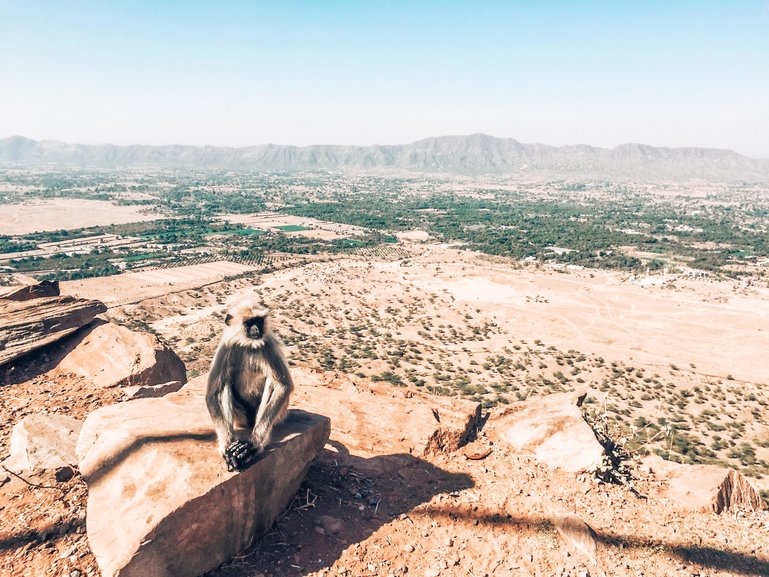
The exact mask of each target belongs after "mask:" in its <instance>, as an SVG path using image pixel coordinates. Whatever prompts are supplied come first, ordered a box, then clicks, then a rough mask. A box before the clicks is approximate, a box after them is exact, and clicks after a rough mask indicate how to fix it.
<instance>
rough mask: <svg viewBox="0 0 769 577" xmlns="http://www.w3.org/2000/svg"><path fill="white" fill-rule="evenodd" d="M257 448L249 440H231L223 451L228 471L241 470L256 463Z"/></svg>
mask: <svg viewBox="0 0 769 577" xmlns="http://www.w3.org/2000/svg"><path fill="white" fill-rule="evenodd" d="M259 453H260V451H259V449H258V448H257V447H254V445H252V444H251V442H250V441H233V442H232V443H231V444H230V446H229V447H227V450H226V451H225V452H224V462H225V463H227V470H228V471H243V470H245V469H248V468H249V467H250V466H251V465H253V464H254V463H256V460H257V457H259Z"/></svg>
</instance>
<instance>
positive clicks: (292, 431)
mask: <svg viewBox="0 0 769 577" xmlns="http://www.w3.org/2000/svg"><path fill="white" fill-rule="evenodd" d="M190 384H191V386H188V387H184V388H183V389H182V390H180V391H179V392H176V393H172V394H170V395H167V396H165V397H162V398H157V399H137V400H135V401H131V402H130V403H120V404H117V405H111V406H108V407H104V408H102V409H99V410H97V411H95V412H94V413H92V414H91V415H89V417H88V419H87V420H86V422H85V424H84V426H83V430H82V432H81V435H80V439H79V440H78V449H77V450H78V455H79V457H80V470H81V473H82V474H83V476H84V478H85V480H86V482H87V484H88V506H87V531H88V540H89V543H90V545H91V550H92V551H93V553H94V556H95V557H96V559H97V561H98V563H99V566H100V568H101V571H102V574H103V575H104V576H105V577H107V576H113V575H118V574H119V575H120V576H121V577H131V576H142V577H146V576H152V577H172V576H173V577H185V576H196V575H200V574H201V573H204V572H206V571H209V570H211V569H213V568H215V567H217V566H218V565H220V564H221V563H223V562H224V561H227V560H228V559H231V558H232V557H234V556H235V555H237V554H238V553H240V552H241V551H242V550H243V549H245V548H246V547H248V546H249V545H250V544H251V543H252V542H253V541H254V540H255V539H258V538H259V537H260V536H261V535H262V534H264V533H265V532H266V531H267V530H269V528H270V527H271V526H272V524H273V522H274V520H275V518H276V517H277V516H278V515H279V514H280V513H281V512H282V511H283V509H285V507H286V506H287V505H288V504H289V503H290V502H291V500H292V499H293V497H294V495H295V494H296V491H297V490H298V488H299V485H300V483H301V482H302V479H303V477H304V475H305V472H306V471H307V468H308V467H309V465H310V462H311V461H312V459H313V457H314V456H315V455H316V453H317V452H318V451H320V449H321V448H322V447H323V445H324V444H325V442H326V440H327V439H328V435H329V431H330V423H329V420H328V418H326V417H322V416H319V415H314V414H311V413H308V412H305V411H301V410H296V409H292V410H290V411H289V414H288V417H287V419H286V421H285V422H284V423H283V424H282V425H280V426H279V427H277V428H276V430H275V434H274V441H273V443H272V444H271V445H270V446H269V447H268V450H267V452H266V453H265V455H264V456H263V458H261V459H260V460H259V461H258V462H257V463H256V464H254V465H253V466H252V467H250V468H249V469H247V470H246V471H243V472H241V473H234V472H232V473H230V472H227V470H226V467H225V465H224V462H223V460H222V458H221V456H220V455H219V454H218V452H217V450H216V441H215V436H214V433H213V429H212V425H211V419H210V417H209V415H208V411H207V409H206V405H205V398H204V395H203V392H202V391H203V390H204V389H205V376H203V377H200V378H198V379H195V380H193V381H192V382H191V383H190Z"/></svg>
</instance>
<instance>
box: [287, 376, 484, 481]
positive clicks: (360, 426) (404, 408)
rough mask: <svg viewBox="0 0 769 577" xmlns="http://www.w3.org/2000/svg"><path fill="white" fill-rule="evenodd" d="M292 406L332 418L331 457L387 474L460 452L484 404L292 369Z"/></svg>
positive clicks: (329, 456)
mask: <svg viewBox="0 0 769 577" xmlns="http://www.w3.org/2000/svg"><path fill="white" fill-rule="evenodd" d="M292 375H293V378H294V382H296V383H298V386H297V390H296V392H295V394H294V396H293V400H292V403H293V404H294V405H295V406H300V407H302V408H304V409H307V410H311V411H313V412H316V413H319V414H322V415H327V416H329V417H330V418H331V423H332V431H331V438H330V441H329V447H328V449H329V451H330V453H326V455H325V456H326V457H328V458H331V459H333V460H335V461H336V462H337V464H349V462H350V461H352V462H354V464H355V466H356V468H358V469H359V470H364V471H365V470H368V471H370V472H383V471H386V470H389V469H393V468H398V467H399V466H401V465H404V464H407V463H409V462H410V461H411V458H410V456H415V457H422V456H424V455H427V454H431V453H440V452H449V451H455V450H456V449H458V448H459V447H460V446H461V445H462V444H463V443H464V442H465V441H466V439H467V436H468V435H469V433H470V431H472V429H473V428H474V427H475V426H476V425H477V424H478V420H479V419H480V414H481V406H480V404H479V403H475V402H471V401H467V400H464V399H457V398H447V397H437V396H434V395H424V394H420V393H417V392H413V391H407V390H406V389H402V388H398V387H393V386H391V385H386V384H379V383H377V384H374V383H371V382H370V381H367V380H366V379H357V378H350V377H349V376H347V375H344V374H340V373H334V372H323V371H313V370H311V369H307V368H305V367H294V368H292Z"/></svg>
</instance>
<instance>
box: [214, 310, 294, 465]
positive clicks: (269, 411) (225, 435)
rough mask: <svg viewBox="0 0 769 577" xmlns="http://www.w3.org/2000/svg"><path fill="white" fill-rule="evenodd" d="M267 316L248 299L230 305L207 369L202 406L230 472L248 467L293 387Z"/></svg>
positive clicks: (279, 417)
mask: <svg viewBox="0 0 769 577" xmlns="http://www.w3.org/2000/svg"><path fill="white" fill-rule="evenodd" d="M268 314H269V309H268V308H267V307H266V306H264V305H263V304H262V303H260V302H259V301H257V300H256V299H255V298H253V297H247V298H245V299H243V300H241V301H239V302H237V303H235V304H234V305H233V306H232V307H231V308H230V310H229V311H228V313H227V316H226V318H225V320H224V322H225V324H226V325H227V326H226V327H225V329H224V333H223V334H222V339H221V341H220V342H219V347H218V348H217V349H216V354H215V355H214V360H213V363H212V364H211V370H210V372H209V373H208V390H207V393H206V405H207V406H208V412H209V413H211V419H212V420H213V422H214V428H215V429H216V437H217V440H218V444H219V453H221V455H222V457H223V458H224V461H225V463H227V468H228V469H229V470H230V471H232V470H238V471H239V470H243V469H245V468H247V467H249V466H250V465H252V464H253V463H254V461H255V460H256V458H257V456H258V455H259V454H260V453H261V452H263V451H264V449H265V448H266V447H267V445H268V444H269V442H270V435H271V433H272V429H273V427H274V426H275V425H276V424H278V423H279V422H280V421H281V420H282V419H283V418H284V417H285V415H286V412H287V411H288V401H289V396H290V395H291V391H292V390H293V388H294V383H293V382H292V380H291V374H290V373H289V370H288V365H287V364H286V360H285V359H284V357H283V353H282V352H281V345H280V341H279V340H278V339H277V337H275V336H274V335H273V334H272V331H271V330H270V327H269V325H268V319H267V315H268ZM236 428H237V429H241V430H242V429H243V428H245V429H246V430H247V431H249V432H250V433H249V435H248V437H247V438H246V439H244V438H241V436H240V435H238V434H237V432H236Z"/></svg>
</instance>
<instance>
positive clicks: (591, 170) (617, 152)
mask: <svg viewBox="0 0 769 577" xmlns="http://www.w3.org/2000/svg"><path fill="white" fill-rule="evenodd" d="M0 163H6V164H12V165H26V166H36V165H49V164H56V165H71V166H81V167H110V168H113V167H172V168H180V167H186V168H211V169H236V170H237V169H243V170H245V169H248V170H296V171H309V170H382V169H384V170H399V171H418V172H428V173H452V174H500V175H502V174H504V175H516V176H522V177H547V178H614V179H642V178H643V179H656V180H688V179H706V180H714V181H762V180H767V179H769V160H757V159H752V158H748V157H745V156H742V155H740V154H738V153H736V152H733V151H731V150H718V149H710V148H662V147H653V146H646V145H643V144H624V145H621V146H618V147H616V148H611V149H605V148H597V147H593V146H587V145H571V146H562V147H555V146H546V145H544V144H523V143H521V142H518V141H517V140H515V139H512V138H494V137H492V136H488V135H485V134H473V135H469V136H442V137H436V138H427V139H424V140H419V141H417V142H412V143H409V144H401V145H390V146H382V145H374V146H337V145H314V146H303V147H299V146H286V145H278V144H264V145H259V146H249V147H243V148H226V147H213V146H182V145H169V146H144V145H133V146H116V145H112V144H100V145H84V144H67V143H63V142H56V141H49V140H43V141H35V140H30V139H28V138H24V137H21V136H14V137H11V138H5V139H2V140H0Z"/></svg>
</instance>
